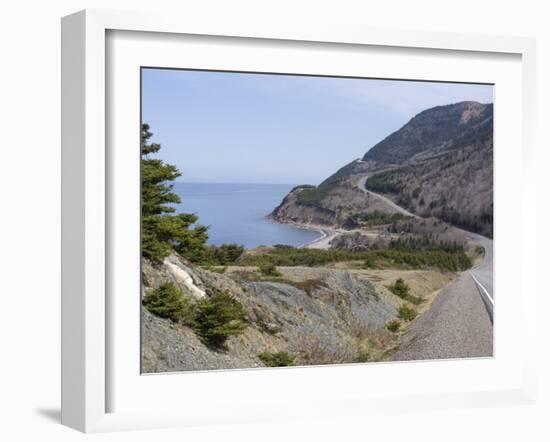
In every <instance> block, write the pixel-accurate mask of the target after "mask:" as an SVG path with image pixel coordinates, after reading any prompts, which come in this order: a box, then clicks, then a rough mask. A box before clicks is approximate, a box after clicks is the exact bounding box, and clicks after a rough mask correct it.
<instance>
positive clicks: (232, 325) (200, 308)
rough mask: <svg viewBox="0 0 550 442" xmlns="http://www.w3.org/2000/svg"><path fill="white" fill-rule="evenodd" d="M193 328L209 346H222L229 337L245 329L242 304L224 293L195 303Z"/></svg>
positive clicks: (218, 293)
mask: <svg viewBox="0 0 550 442" xmlns="http://www.w3.org/2000/svg"><path fill="white" fill-rule="evenodd" d="M193 322H194V324H193V328H194V329H195V332H196V333H197V334H198V335H199V336H200V337H201V338H203V339H204V340H205V341H206V342H207V343H208V344H209V345H212V346H214V347H219V346H222V345H223V344H224V343H225V341H226V340H227V338H228V337H229V336H233V335H240V334H242V333H243V332H244V330H245V329H246V318H245V312H244V308H243V306H242V304H241V303H240V302H239V301H237V300H236V299H235V298H233V297H232V296H230V295H228V294H227V293H224V292H216V293H214V294H213V295H212V296H210V297H209V298H206V299H203V300H200V301H199V302H198V303H197V307H196V314H195V318H194V321H193Z"/></svg>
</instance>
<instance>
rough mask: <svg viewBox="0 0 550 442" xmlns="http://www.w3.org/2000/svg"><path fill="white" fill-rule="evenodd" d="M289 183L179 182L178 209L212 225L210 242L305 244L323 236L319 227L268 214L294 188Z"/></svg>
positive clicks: (251, 246)
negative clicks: (281, 220) (292, 223)
mask: <svg viewBox="0 0 550 442" xmlns="http://www.w3.org/2000/svg"><path fill="white" fill-rule="evenodd" d="M292 187H293V186H292V185H286V184H219V183H175V184H174V192H175V193H177V194H178V195H179V196H180V198H181V201H182V202H181V204H177V205H176V212H178V213H181V212H184V213H195V214H197V215H198V217H199V223H200V224H203V225H206V226H209V230H208V233H209V240H208V243H209V244H215V245H220V244H224V243H225V244H228V243H237V244H241V245H243V246H245V247H246V248H247V249H251V248H254V247H258V246H260V245H266V246H269V245H274V244H288V245H292V246H301V245H304V244H306V243H309V242H311V241H313V240H315V239H317V238H319V237H320V236H321V233H320V232H317V231H315V230H308V229H300V228H298V227H294V226H290V225H287V224H277V223H275V222H273V221H270V220H268V219H267V218H266V215H268V214H269V213H271V212H272V211H273V209H274V208H275V207H277V206H278V205H279V204H280V203H281V201H282V200H283V198H284V197H285V195H286V194H287V193H288V192H289V191H290V190H291V189H292Z"/></svg>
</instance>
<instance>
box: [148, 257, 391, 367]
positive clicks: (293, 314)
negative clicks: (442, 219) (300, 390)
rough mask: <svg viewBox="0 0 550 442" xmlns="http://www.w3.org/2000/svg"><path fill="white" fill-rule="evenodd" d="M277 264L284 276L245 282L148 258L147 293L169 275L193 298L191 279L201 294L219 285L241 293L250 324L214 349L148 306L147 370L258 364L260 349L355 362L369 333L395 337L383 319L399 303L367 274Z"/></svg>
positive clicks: (313, 360) (307, 360) (309, 359)
mask: <svg viewBox="0 0 550 442" xmlns="http://www.w3.org/2000/svg"><path fill="white" fill-rule="evenodd" d="M279 270H280V271H282V273H283V277H282V278H280V279H279V280H278V281H263V280H245V279H242V277H241V275H239V272H232V273H231V276H227V275H225V274H218V273H214V272H210V271H208V270H205V269H201V268H199V267H195V266H192V265H190V264H189V263H188V262H186V261H185V260H183V259H181V258H180V257H179V256H177V255H172V256H171V257H169V258H168V259H167V260H166V261H165V262H164V263H163V264H162V265H156V266H155V265H152V264H151V263H150V262H148V261H146V260H144V261H143V263H142V273H143V290H144V292H146V291H147V290H150V289H152V288H154V287H157V286H158V285H160V284H162V283H164V282H168V281H170V282H172V283H174V284H176V286H178V287H179V288H180V289H181V290H182V292H183V293H184V294H187V295H188V296H193V295H192V293H191V291H190V288H189V285H188V284H189V282H188V280H187V279H188V277H189V278H191V280H192V283H193V285H194V286H195V287H196V289H197V290H198V291H197V292H196V293H197V294H196V295H195V296H196V297H197V296H199V295H198V293H199V292H200V291H203V292H204V293H205V295H204V296H209V293H210V291H211V290H212V289H217V290H221V291H224V292H226V293H229V294H230V295H231V296H233V297H234V298H235V299H237V300H238V301H239V302H240V303H241V304H242V305H243V307H244V309H245V311H246V316H247V323H248V326H247V328H246V330H245V332H244V334H242V335H239V336H232V337H230V338H229V339H228V341H227V343H226V345H225V347H224V348H221V349H213V348H211V347H209V346H207V345H206V344H205V343H204V342H202V341H201V340H200V339H199V337H198V336H197V335H196V334H195V333H194V331H193V330H192V329H191V328H190V327H188V326H186V325H183V324H179V323H173V322H171V321H170V320H168V319H163V318H159V317H157V316H154V315H152V314H151V313H150V312H148V311H147V310H146V309H143V315H142V370H143V372H147V373H151V372H165V371H185V370H211V369H227V368H251V367H261V366H263V363H262V361H261V360H260V359H259V358H258V355H259V354H260V353H262V352H279V351H286V352H288V353H290V354H292V355H294V356H295V357H296V363H298V364H306V365H307V364H326V363H338V362H354V361H355V360H356V358H357V357H358V354H360V353H361V351H362V348H361V345H362V342H363V341H364V339H365V338H367V337H368V336H369V335H373V336H374V335H376V336H377V337H378V338H380V337H381V336H382V337H384V336H386V337H387V338H388V339H392V338H391V337H390V336H389V333H388V332H387V331H386V330H385V328H384V325H385V323H386V322H387V321H389V320H391V319H394V318H396V316H397V311H396V308H395V307H394V306H393V305H392V304H391V303H389V302H387V301H386V300H385V299H383V298H382V297H380V296H379V295H378V293H377V292H376V290H375V288H374V286H373V285H372V284H371V283H370V282H369V281H368V280H367V279H366V278H364V277H360V276H356V275H352V274H351V273H349V272H348V271H345V270H336V269H324V268H309V267H292V268H284V267H282V268H279ZM243 272H244V271H243Z"/></svg>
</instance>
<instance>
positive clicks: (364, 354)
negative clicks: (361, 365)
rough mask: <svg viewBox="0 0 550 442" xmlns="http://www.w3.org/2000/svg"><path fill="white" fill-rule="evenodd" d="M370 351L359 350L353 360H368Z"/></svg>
mask: <svg viewBox="0 0 550 442" xmlns="http://www.w3.org/2000/svg"><path fill="white" fill-rule="evenodd" d="M369 361H370V353H369V352H368V351H360V352H359V353H358V354H357V356H356V357H355V359H354V361H353V362H369Z"/></svg>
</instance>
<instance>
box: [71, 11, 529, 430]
mask: <svg viewBox="0 0 550 442" xmlns="http://www.w3.org/2000/svg"><path fill="white" fill-rule="evenodd" d="M108 30H124V31H153V32H162V33H180V34H200V35H217V36H232V37H250V38H271V39H282V40H290V41H309V42H325V43H326V42H336V43H343V44H348V43H349V44H359V45H363V44H364V45H378V46H386V47H389V46H398V47H404V48H434V49H443V50H457V51H479V52H497V53H511V54H517V55H520V56H521V57H522V74H523V122H522V124H523V140H522V141H523V148H522V150H523V154H524V165H523V167H524V177H526V178H527V179H528V181H527V182H525V183H524V184H523V185H524V186H526V187H527V188H535V174H534V173H533V171H534V168H535V161H534V130H535V127H534V126H535V123H534V122H535V118H534V112H535V111H534V109H535V42H534V39H528V38H518V37H494V36H479V35H465V34H451V33H430V32H416V31H399V32H396V31H389V30H375V29H362V28H361V29H358V28H353V27H351V28H350V27H339V26H334V27H318V26H313V25H308V26H304V27H303V28H294V27H291V26H286V25H283V24H278V25H271V26H270V25H269V23H268V24H266V23H245V22H244V21H242V22H234V21H233V22H226V23H224V24H223V25H222V24H220V23H215V22H213V21H208V20H206V19H205V20H200V19H198V18H197V17H192V18H183V17H159V16H153V15H151V14H147V15H145V14H135V13H124V12H111V11H100V10H86V11H81V12H77V13H75V14H72V15H69V16H67V17H64V18H63V19H62V124H63V127H62V423H63V424H64V425H67V426H69V427H72V428H75V429H77V430H80V431H84V432H96V431H110V430H122V429H136V428H153V427H167V426H180V425H184V424H185V422H183V420H182V416H178V414H177V412H174V413H173V414H162V415H147V416H143V415H140V416H137V415H135V414H132V415H129V414H120V413H107V412H106V391H108V388H109V385H107V376H106V367H107V362H108V360H107V358H108V354H107V351H108V346H107V344H106V327H107V324H108V321H107V316H108V314H109V312H108V309H107V308H106V277H107V274H106V272H107V271H106V264H107V260H106V244H107V241H108V238H107V229H106V215H107V212H106V202H107V196H106V189H107V187H106V132H105V124H106V123H105V120H106V112H107V110H106V99H105V97H106V95H105V94H106V80H105V72H106V70H105V67H106V50H105V49H106V44H105V42H106V32H107V31H108ZM524 195H526V192H524ZM527 198H528V201H524V205H525V207H524V209H525V213H524V214H523V217H524V218H523V219H524V221H525V222H527V221H528V220H532V219H534V217H535V212H534V211H535V207H536V199H535V198H536V196H535V194H534V193H532V194H531V195H530V196H528V197H527ZM533 235H534V233H533ZM523 248H524V251H526V253H527V252H529V254H533V255H534V248H535V240H534V236H533V237H530V238H524V244H523ZM531 284H533V286H532V287H531V288H532V290H531V292H532V294H529V296H530V297H532V298H531V300H533V297H534V296H535V293H536V290H535V289H534V284H535V283H534V282H532V283H531ZM532 305H535V302H533V303H532ZM529 333H530V334H531V335H533V336H534V334H535V325H534V324H533V325H532V329H530V330H529ZM532 342H534V340H532ZM529 357H530V358H531V361H533V360H534V359H533V358H534V352H532V353H531V354H530V356H529ZM534 370H535V367H534V363H533V364H532V366H531V365H530V366H529V367H528V371H527V373H528V376H526V379H525V386H524V388H523V389H521V390H518V391H500V392H493V393H492V394H491V393H490V392H485V393H484V392H478V393H476V394H477V395H478V399H479V401H478V403H480V404H486V405H497V404H502V403H529V402H532V401H533V400H534V394H535V373H534ZM470 404H471V400H470V399H469V398H468V397H465V396H464V397H462V396H454V397H450V396H445V397H443V396H442V397H440V398H416V399H414V398H406V399H403V400H402V401H401V403H400V404H398V403H396V399H391V398H387V399H382V400H381V401H380V403H379V408H383V409H387V410H399V409H404V407H405V406H406V407H411V406H417V407H419V408H429V407H434V406H437V407H444V408H453V407H468V406H470ZM355 405H356V411H355V412H356V413H358V414H359V413H362V412H366V411H368V410H369V409H370V408H369V407H370V405H369V404H359V403H358V404H355ZM326 410H328V408H327V407H319V410H318V412H319V414H323V413H325V412H326Z"/></svg>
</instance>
